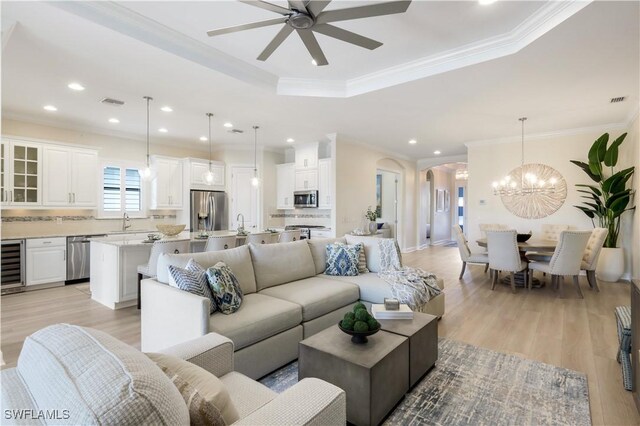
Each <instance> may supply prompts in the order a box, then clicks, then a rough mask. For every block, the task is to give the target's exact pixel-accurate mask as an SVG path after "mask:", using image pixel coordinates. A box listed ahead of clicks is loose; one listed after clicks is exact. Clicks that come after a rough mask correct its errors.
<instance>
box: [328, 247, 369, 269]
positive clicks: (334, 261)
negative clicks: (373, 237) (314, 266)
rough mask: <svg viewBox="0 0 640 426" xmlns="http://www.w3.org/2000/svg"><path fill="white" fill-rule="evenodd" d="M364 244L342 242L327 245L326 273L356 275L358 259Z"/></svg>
mask: <svg viewBox="0 0 640 426" xmlns="http://www.w3.org/2000/svg"><path fill="white" fill-rule="evenodd" d="M361 250H362V245H361V244H357V245H353V246H350V245H346V244H340V243H334V244H328V245H327V265H326V269H325V271H324V273H325V275H334V276H343V277H345V276H350V277H351V276H356V275H358V274H359V272H358V260H359V259H360V251H361Z"/></svg>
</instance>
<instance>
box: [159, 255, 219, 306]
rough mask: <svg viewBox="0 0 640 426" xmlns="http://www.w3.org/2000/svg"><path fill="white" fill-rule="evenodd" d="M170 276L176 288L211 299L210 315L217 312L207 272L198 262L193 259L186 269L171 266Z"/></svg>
mask: <svg viewBox="0 0 640 426" xmlns="http://www.w3.org/2000/svg"><path fill="white" fill-rule="evenodd" d="M169 275H171V278H173V281H174V283H175V287H177V288H179V289H180V290H183V291H188V292H189V293H192V294H195V295H197V296H202V297H206V298H207V299H209V302H210V303H209V313H210V314H212V313H214V312H215V311H216V305H217V303H216V300H215V299H214V297H213V293H211V288H209V281H208V279H207V271H205V270H204V269H203V268H202V266H200V265H199V264H198V263H197V262H196V261H194V260H193V259H191V260H189V263H187V266H186V268H184V269H182V268H178V267H177V266H173V265H169Z"/></svg>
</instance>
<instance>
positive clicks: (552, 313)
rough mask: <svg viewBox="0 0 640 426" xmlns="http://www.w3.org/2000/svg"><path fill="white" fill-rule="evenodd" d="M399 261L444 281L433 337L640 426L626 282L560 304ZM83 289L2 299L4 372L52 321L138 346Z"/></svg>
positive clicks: (603, 420) (125, 321)
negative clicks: (580, 390) (511, 360)
mask: <svg viewBox="0 0 640 426" xmlns="http://www.w3.org/2000/svg"><path fill="white" fill-rule="evenodd" d="M404 263H405V264H407V265H410V266H416V267H420V268H423V269H425V270H427V271H431V272H434V273H436V274H437V275H438V276H440V277H442V278H444V280H445V287H446V288H445V293H446V313H445V316H444V317H443V318H442V320H441V321H440V322H439V333H440V336H443V337H447V338H450V339H455V340H459V341H463V342H466V343H469V344H472V345H476V346H481V347H485V348H488V349H492V350H495V351H499V352H505V353H512V354H515V355H518V356H522V357H524V358H529V359H534V360H537V361H541V362H546V363H549V364H553V365H558V366H561V367H566V368H570V369H573V370H577V371H582V372H585V373H586V374H587V376H588V381H589V397H590V403H591V416H592V420H593V424H595V425H601V424H605V425H626V424H629V425H631V424H640V415H638V412H637V411H636V408H635V405H634V403H633V399H632V397H631V393H630V392H627V391H625V390H624V388H623V386H622V378H621V372H620V365H619V364H618V363H617V362H616V359H615V356H616V347H617V337H616V325H615V318H614V314H613V312H614V308H615V307H616V306H619V305H624V304H627V305H628V304H629V303H630V301H629V294H630V288H629V284H628V283H604V282H601V284H600V289H601V291H600V293H595V292H593V291H591V290H590V289H589V288H588V286H587V283H586V279H585V278H584V277H583V278H581V285H582V289H583V293H584V299H578V298H577V295H576V294H575V292H574V289H573V285H572V284H569V283H568V284H569V285H567V286H566V289H565V298H564V299H560V298H558V297H557V294H556V293H555V292H554V291H553V290H551V289H550V288H549V287H545V288H543V289H534V290H532V291H528V290H523V289H520V290H518V292H517V293H516V294H512V293H511V290H510V289H509V288H508V287H506V286H501V285H500V286H497V287H496V290H495V291H491V289H490V282H489V276H488V274H485V273H484V272H483V271H484V268H483V267H480V266H469V267H467V272H466V274H465V276H464V277H463V279H462V280H460V281H459V280H458V274H459V273H460V267H461V265H462V263H461V262H460V258H459V256H458V250H457V248H455V247H453V248H452V247H430V248H427V249H425V250H422V251H418V252H414V253H410V254H406V255H404ZM85 288H86V285H85V286H82V285H80V286H78V285H76V286H66V287H61V288H54V289H49V290H40V291H33V292H28V293H22V294H16V295H8V296H2V299H1V310H2V312H1V321H2V324H1V332H2V335H1V337H0V339H1V349H2V354H3V356H4V361H5V362H6V366H14V365H15V363H16V360H17V357H18V354H19V353H20V349H21V347H22V343H23V341H24V339H25V337H26V336H28V335H29V334H31V333H33V332H35V331H36V330H38V329H40V328H42V327H45V326H47V325H49V324H54V323H58V322H68V323H73V324H79V325H83V326H88V327H94V328H97V329H100V330H103V331H105V332H107V333H109V334H111V335H113V336H115V337H117V338H118V339H120V340H122V341H124V342H126V343H129V344H131V345H133V346H135V347H138V348H139V347H140V314H139V311H138V310H137V309H136V308H135V307H132V308H126V309H121V310H118V311H112V310H110V309H108V308H105V307H104V306H102V305H100V304H98V303H96V302H94V301H92V300H91V299H90V297H89V296H88V294H87V293H86V290H85ZM83 290H84V291H83ZM6 366H5V367H6Z"/></svg>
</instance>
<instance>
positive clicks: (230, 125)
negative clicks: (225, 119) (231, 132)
mask: <svg viewBox="0 0 640 426" xmlns="http://www.w3.org/2000/svg"><path fill="white" fill-rule="evenodd" d="M224 127H227V128H229V127H233V124H231V123H224Z"/></svg>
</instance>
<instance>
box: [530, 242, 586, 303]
mask: <svg viewBox="0 0 640 426" xmlns="http://www.w3.org/2000/svg"><path fill="white" fill-rule="evenodd" d="M590 237H591V231H562V232H561V233H560V239H559V240H558V245H557V246H556V250H555V251H554V252H553V256H551V261H549V262H543V261H538V262H530V263H529V271H530V274H531V276H530V277H529V282H531V281H532V280H533V272H534V271H540V272H545V273H547V274H549V275H551V284H552V285H554V286H555V287H556V288H559V289H560V295H561V297H562V295H563V293H564V289H563V287H564V286H563V285H562V281H563V280H564V277H565V276H571V277H573V284H574V285H575V287H576V291H577V292H578V295H579V296H580V298H581V299H582V298H583V296H582V290H580V281H579V280H578V275H579V274H580V265H581V263H582V258H583V256H584V251H585V248H586V247H587V243H588V241H589V238H590Z"/></svg>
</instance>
